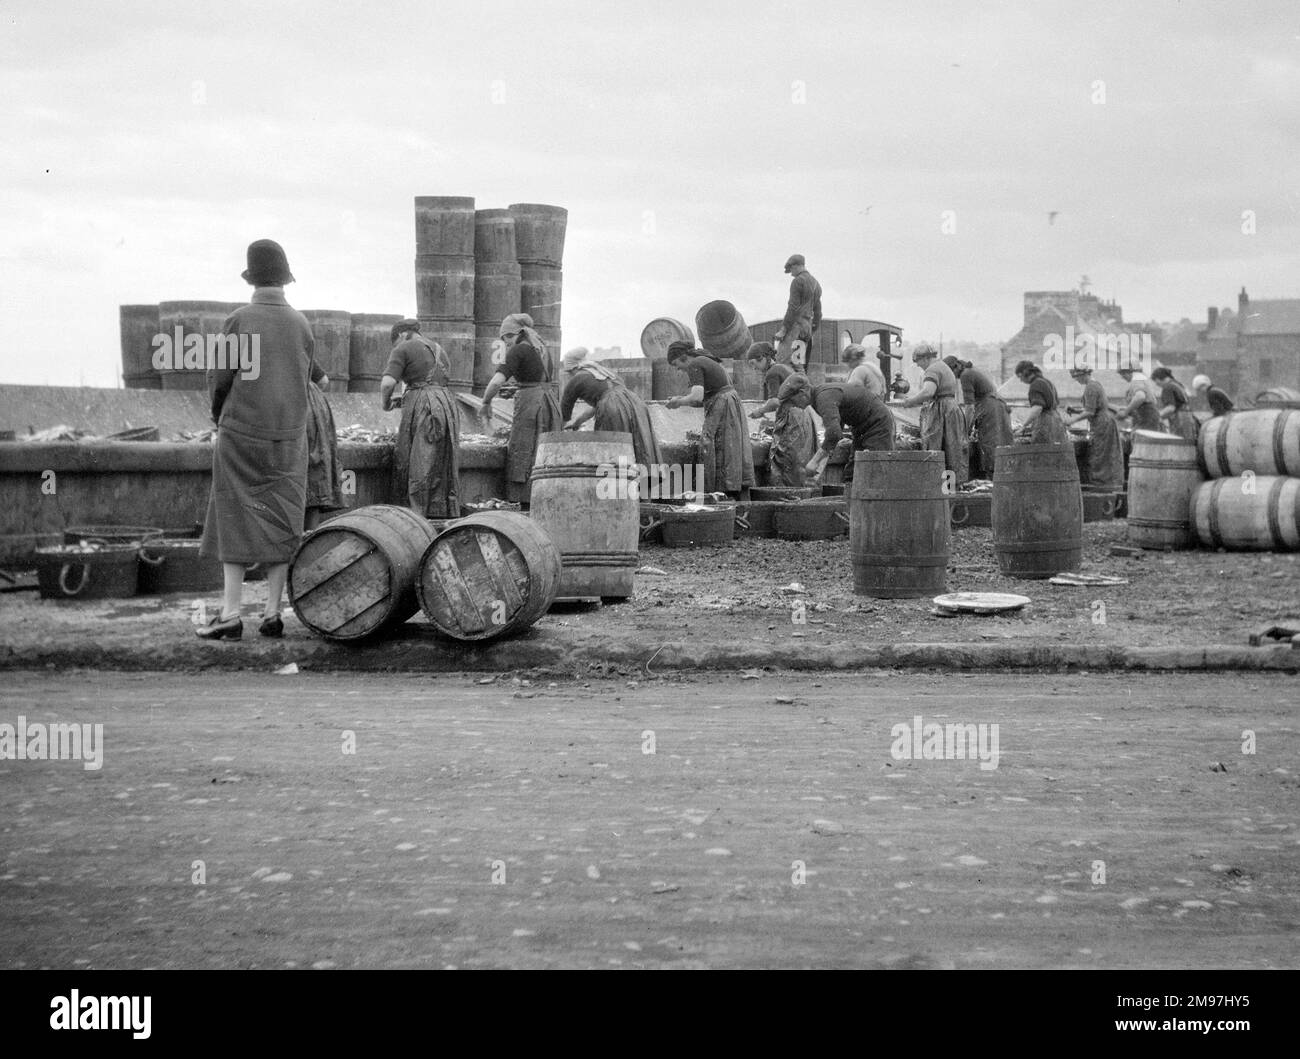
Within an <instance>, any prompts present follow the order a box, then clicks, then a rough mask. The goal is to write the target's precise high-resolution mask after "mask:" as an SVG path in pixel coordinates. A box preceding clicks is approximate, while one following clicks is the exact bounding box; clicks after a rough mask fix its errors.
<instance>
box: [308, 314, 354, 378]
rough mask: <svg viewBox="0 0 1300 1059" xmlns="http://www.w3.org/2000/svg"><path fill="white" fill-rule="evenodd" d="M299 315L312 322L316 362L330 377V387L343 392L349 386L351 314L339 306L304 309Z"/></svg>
mask: <svg viewBox="0 0 1300 1059" xmlns="http://www.w3.org/2000/svg"><path fill="white" fill-rule="evenodd" d="M302 315H303V316H305V317H307V322H308V323H309V324H311V334H312V338H314V339H315V340H316V353H315V357H316V363H317V364H319V365H320V368H321V371H323V372H324V373H325V374H326V375H328V376H329V377H330V384H331V386H330V388H331V389H333V390H334V391H336V392H342V391H345V390H347V388H348V369H349V365H350V362H351V359H352V314H351V313H345V312H341V311H340V310H338V309H304V310H303V312H302Z"/></svg>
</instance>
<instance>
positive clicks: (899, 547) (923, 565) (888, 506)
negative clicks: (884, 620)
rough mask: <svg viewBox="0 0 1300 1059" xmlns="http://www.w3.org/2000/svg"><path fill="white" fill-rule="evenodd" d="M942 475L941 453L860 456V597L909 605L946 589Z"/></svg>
mask: <svg viewBox="0 0 1300 1059" xmlns="http://www.w3.org/2000/svg"><path fill="white" fill-rule="evenodd" d="M943 471H944V462H943V453H941V452H924V451H923V452H858V453H855V454H854V466H853V487H852V490H851V492H850V493H849V554H850V555H851V556H852V557H853V591H854V593H855V594H856V595H859V596H874V597H875V598H877V599H911V598H914V597H917V596H933V595H935V594H937V593H940V592H943V591H944V590H945V588H946V587H947V584H948V556H949V552H950V549H951V542H952V534H951V529H950V527H949V523H948V498H947V496H946V495H945V494H944V492H943ZM1077 488H1078V487H1077V485H1076V489H1077Z"/></svg>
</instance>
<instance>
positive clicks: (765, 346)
mask: <svg viewBox="0 0 1300 1059" xmlns="http://www.w3.org/2000/svg"><path fill="white" fill-rule="evenodd" d="M746 355H747V356H748V358H749V359H750V360H752V361H755V362H756V363H757V365H758V370H759V371H761V372H762V373H763V400H764V401H771V400H772V399H773V398H774V397H776V395H777V393H778V392H779V391H780V389H781V384H782V383H783V382H785V380H786V379H788V378H789V377H790V376H791V375H793V374H794V368H792V367H790V365H789V364H780V363H778V362H777V359H776V347H775V346H773V345H772V343H771V342H755V343H754V344H753V345H752V346H750V347H749V353H748V354H746Z"/></svg>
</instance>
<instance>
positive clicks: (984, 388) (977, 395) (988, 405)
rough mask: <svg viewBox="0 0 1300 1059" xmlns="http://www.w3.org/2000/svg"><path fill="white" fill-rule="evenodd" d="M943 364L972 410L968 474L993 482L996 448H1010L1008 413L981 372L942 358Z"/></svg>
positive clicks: (1007, 409)
mask: <svg viewBox="0 0 1300 1059" xmlns="http://www.w3.org/2000/svg"><path fill="white" fill-rule="evenodd" d="M943 362H944V363H945V364H947V365H948V367H950V368H951V369H952V373H953V374H954V375H955V376H956V377H957V381H958V382H959V383H960V384H961V393H962V400H964V401H965V402H966V404H968V405H970V407H971V410H972V415H971V426H972V428H973V430H974V433H975V446H974V451H973V452H972V456H973V459H972V460H971V474H973V475H974V476H975V477H976V478H986V479H987V478H992V477H993V471H994V469H995V468H994V463H995V462H996V459H997V451H998V448H999V447H1000V446H1002V445H1010V444H1011V409H1009V408H1008V407H1007V404H1006V402H1005V401H1004V400H1002V398H1001V397H999V396H998V388H997V387H996V386H994V385H993V380H992V379H990V378H989V377H988V376H987V375H985V374H984V372H982V371H980V370H979V369H978V368H976V367H975V366H974V365H972V364H971V362H970V361H969V360H961V359H960V358H958V357H944V358H943Z"/></svg>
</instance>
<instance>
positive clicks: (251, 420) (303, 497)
mask: <svg viewBox="0 0 1300 1059" xmlns="http://www.w3.org/2000/svg"><path fill="white" fill-rule="evenodd" d="M243 278H244V279H245V280H246V281H247V282H248V283H250V284H251V285H252V286H253V287H254V288H255V289H254V290H253V297H252V300H251V302H250V303H249V304H248V305H245V306H242V307H241V308H239V309H236V310H235V311H234V312H233V313H231V314H230V316H229V317H228V318H227V319H226V322H225V324H224V325H223V327H222V332H223V334H226V335H243V336H248V337H247V339H246V341H247V342H248V343H249V345H250V347H252V348H256V349H257V350H258V354H259V355H258V357H257V358H256V364H255V367H256V369H257V370H256V371H251V370H250V371H241V370H240V368H239V367H234V368H220V369H218V368H213V369H211V370H209V371H208V393H209V395H210V397H211V399H212V418H213V420H214V421H215V422H216V424H217V438H216V443H215V444H214V446H213V450H212V492H211V495H210V496H209V499H208V513H207V518H206V519H204V522H203V541H202V543H201V545H200V546H199V554H200V555H202V556H204V557H205V558H215V559H220V560H221V563H222V568H223V571H224V575H225V582H224V592H223V595H222V606H221V613H220V614H218V615H217V616H216V617H215V618H213V619H212V621H211V622H209V623H208V624H207V625H206V626H204V627H203V628H200V629H199V630H198V635H199V637H200V638H201V639H205V640H220V639H229V640H238V639H239V638H240V637H241V636H242V635H243V632H244V623H243V620H242V619H241V618H240V606H241V604H242V602H243V585H244V572H245V569H246V568H247V567H248V566H251V565H252V564H254V563H261V564H263V565H264V566H265V567H266V587H267V601H266V609H265V611H264V613H263V616H262V624H261V627H260V629H259V631H260V632H261V633H262V635H263V636H282V635H283V634H284V622H283V621H282V620H281V618H280V606H281V604H282V602H283V600H284V589H285V583H286V581H287V580H288V576H289V560H290V559H291V558H292V557H293V553H294V549H296V548H297V546H298V541H299V540H300V538H301V536H302V530H303V516H304V513H305V509H306V502H307V400H308V399H307V387H308V385H309V382H308V380H309V379H310V377H311V375H312V373H313V367H314V357H313V355H314V352H315V342H314V340H313V338H312V331H311V325H310V324H309V323H308V322H307V318H306V317H305V316H303V315H302V313H300V312H298V310H296V309H294V308H293V307H292V306H291V305H290V304H289V303H288V302H287V301H286V300H285V297H284V285H285V284H286V283H292V282H293V273H291V272H290V271H289V262H288V261H287V259H286V258H285V254H284V250H283V249H282V248H281V247H280V245H279V244H278V243H275V242H272V241H271V240H270V239H259V240H258V241H257V242H255V243H253V244H251V245H250V246H249V248H248V268H247V269H245V271H244V273H243ZM254 340H256V343H257V344H256V346H253V342H254Z"/></svg>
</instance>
